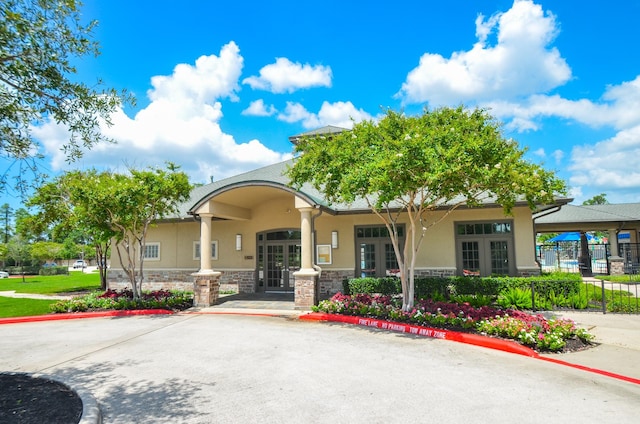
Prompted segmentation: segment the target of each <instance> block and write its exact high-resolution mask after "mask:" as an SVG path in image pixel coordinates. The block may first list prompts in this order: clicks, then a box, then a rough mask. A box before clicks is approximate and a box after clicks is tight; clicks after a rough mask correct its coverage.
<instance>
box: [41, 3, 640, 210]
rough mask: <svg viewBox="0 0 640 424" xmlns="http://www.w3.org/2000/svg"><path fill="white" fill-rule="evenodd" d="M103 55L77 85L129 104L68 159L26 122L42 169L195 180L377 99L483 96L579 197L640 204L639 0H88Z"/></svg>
mask: <svg viewBox="0 0 640 424" xmlns="http://www.w3.org/2000/svg"><path fill="white" fill-rule="evenodd" d="M83 14H84V16H85V17H87V19H89V18H91V19H97V20H98V21H99V26H98V28H97V29H96V31H95V38H96V39H97V40H98V41H99V42H100V44H101V50H102V54H101V55H100V56H99V57H98V58H95V59H93V58H91V59H84V60H82V61H80V62H79V63H78V71H79V73H78V78H80V79H82V80H83V81H85V82H87V83H93V82H95V80H96V79H97V78H101V79H102V80H104V82H105V84H107V85H108V86H113V87H115V88H118V89H127V90H129V91H131V92H132V93H133V94H134V95H135V96H136V98H137V104H136V106H135V107H128V108H126V109H125V110H122V111H120V112H119V113H117V114H116V115H115V116H114V117H113V120H114V123H115V125H114V126H112V127H111V128H108V129H105V130H104V131H105V133H106V134H107V135H109V136H111V137H113V138H114V139H116V140H117V141H118V144H116V145H102V146H96V147H95V148H94V149H92V150H91V151H88V152H86V154H85V156H84V157H83V159H81V160H79V161H78V162H76V163H74V164H71V165H68V164H66V163H65V161H64V159H63V156H62V153H61V152H60V150H59V146H60V144H61V143H62V142H63V140H64V138H65V131H64V129H63V128H60V127H58V126H56V125H54V124H46V125H43V126H42V127H39V128H37V129H36V130H35V134H36V136H37V138H38V140H39V142H40V143H41V146H42V153H43V154H45V155H46V161H45V164H46V167H47V168H48V169H49V171H50V172H51V173H52V174H55V173H58V172H61V171H64V170H67V169H70V168H81V169H87V168H91V167H96V168H98V169H104V168H111V169H124V168H125V167H126V166H135V167H139V168H140V167H146V166H152V165H161V164H162V163H164V162H165V161H167V160H171V161H173V162H175V163H177V164H179V165H181V166H182V169H183V170H184V171H186V172H187V173H188V174H189V175H190V177H191V180H192V181H193V182H209V180H210V179H211V178H213V179H216V180H219V179H222V178H225V177H228V176H230V175H234V174H237V173H239V172H242V171H247V170H251V169H255V168H258V167H261V166H264V165H268V164H271V163H274V162H278V161H281V160H283V159H286V158H288V157H290V154H291V150H292V149H291V145H290V143H289V141H288V137H289V136H291V135H294V134H298V133H300V132H304V131H307V130H310V129H314V128H317V127H321V126H324V125H337V126H347V127H348V126H350V125H351V124H350V118H353V119H355V120H356V121H360V120H362V119H376V117H378V116H380V114H381V113H382V111H383V110H384V109H386V108H392V109H395V110H401V109H402V110H404V111H405V112H406V113H410V114H414V113H419V112H420V111H421V110H422V109H423V108H424V107H425V106H430V107H437V106H443V105H449V106H457V105H460V104H464V105H467V106H469V107H473V106H481V107H487V108H490V111H491V112H492V113H493V114H494V115H495V116H497V117H498V118H499V119H500V120H502V121H503V122H504V132H505V135H506V136H507V137H512V138H514V139H516V140H518V141H519V143H520V144H521V145H522V146H523V147H527V148H528V149H529V153H528V158H529V159H531V160H533V161H535V162H539V163H543V164H544V166H545V167H547V168H550V169H554V170H557V171H558V173H559V175H560V176H561V177H562V178H564V179H565V180H566V181H567V182H568V184H569V186H570V187H571V193H570V195H571V196H572V197H574V198H575V202H574V203H582V201H583V200H585V199H588V198H590V197H593V196H594V195H596V194H600V193H606V195H607V199H608V200H609V201H610V202H612V203H623V202H624V203H627V202H640V51H639V46H640V31H638V30H637V25H638V18H639V17H640V2H636V1H626V0H610V1H607V2H602V1H595V0H586V1H580V2H577V1H567V0H546V1H545V0H536V1H530V0H521V1H515V2H514V1H513V0H510V1H507V0H484V1H470V0H468V1H463V0H452V1H446V2H445V1H438V2H436V1H402V0H400V1H395V2H389V1H377V0H372V1H366V2H365V1H345V0H341V1H333V0H329V1H322V2H301V1H299V0H298V1H272V2H269V1H263V2H253V1H234V2H230V1H224V2H223V1H205V0H202V1H195V0H185V1H182V2H176V1H171V2H169V1H163V0H158V1H131V0H129V1H121V0H110V1H100V0H86V1H85V5H84V8H83Z"/></svg>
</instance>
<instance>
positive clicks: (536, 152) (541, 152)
mask: <svg viewBox="0 0 640 424" xmlns="http://www.w3.org/2000/svg"><path fill="white" fill-rule="evenodd" d="M531 153H533V154H534V155H536V156H539V157H541V158H544V157H546V156H547V154H546V153H545V151H544V149H543V148H542V147H541V148H539V149H536V150H534V151H533V152H531Z"/></svg>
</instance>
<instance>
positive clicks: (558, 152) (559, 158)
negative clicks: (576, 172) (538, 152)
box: [551, 149, 564, 164]
mask: <svg viewBox="0 0 640 424" xmlns="http://www.w3.org/2000/svg"><path fill="white" fill-rule="evenodd" d="M551 156H553V158H554V159H555V161H556V164H560V162H562V159H564V152H563V151H562V150H560V149H557V150H554V151H553V153H551Z"/></svg>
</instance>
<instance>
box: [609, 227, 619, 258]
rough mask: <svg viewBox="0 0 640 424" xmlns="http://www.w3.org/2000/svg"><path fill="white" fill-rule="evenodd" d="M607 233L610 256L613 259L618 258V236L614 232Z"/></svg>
mask: <svg viewBox="0 0 640 424" xmlns="http://www.w3.org/2000/svg"><path fill="white" fill-rule="evenodd" d="M608 232H609V247H610V249H611V252H609V253H611V256H612V257H614V258H617V257H618V234H617V233H616V230H615V229H614V230H608Z"/></svg>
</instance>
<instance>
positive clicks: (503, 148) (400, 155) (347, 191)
mask: <svg viewBox="0 0 640 424" xmlns="http://www.w3.org/2000/svg"><path fill="white" fill-rule="evenodd" d="M295 152H296V153H297V154H298V155H299V156H298V157H297V159H296V161H295V162H294V165H293V166H292V167H291V168H290V169H289V170H288V171H287V172H288V176H289V178H290V182H291V184H292V186H294V187H296V188H300V187H301V186H302V185H303V184H304V183H311V184H312V185H313V186H314V187H315V188H316V189H318V190H320V191H321V192H323V193H324V195H325V196H326V198H327V199H328V201H330V202H342V203H347V204H350V203H352V202H354V201H355V200H356V199H364V200H365V201H366V202H367V205H368V206H369V208H370V209H371V210H372V211H373V213H374V214H376V215H377V216H378V217H379V218H380V219H381V220H382V221H383V222H384V224H385V225H386V227H387V229H388V230H389V234H390V237H391V242H392V244H393V248H394V251H395V254H396V258H397V261H398V265H399V268H400V280H401V284H402V293H403V309H404V310H408V309H410V308H411V307H412V306H413V302H414V292H415V290H414V277H415V273H414V269H415V261H416V257H417V253H418V251H419V249H420V245H421V243H422V241H423V239H424V235H425V233H426V231H427V229H428V228H429V227H431V226H433V225H435V224H437V223H438V222H439V221H441V220H442V219H444V217H446V216H447V215H448V214H449V213H451V212H452V211H453V210H455V209H456V208H457V207H459V206H461V205H463V204H466V205H468V206H472V207H474V206H475V207H477V206H482V204H483V203H484V202H496V203H497V204H500V205H502V207H503V209H504V212H505V213H506V214H509V213H511V212H512V209H513V207H514V206H515V204H516V202H518V201H526V202H527V203H528V204H529V206H530V207H531V208H532V209H533V208H535V207H536V206H537V205H540V204H551V203H553V202H554V195H555V194H558V193H563V192H564V190H565V185H564V182H563V181H562V180H560V179H558V178H557V177H556V176H555V175H554V174H553V173H552V172H549V171H546V170H544V169H543V168H542V167H541V166H539V165H536V164H532V163H530V162H528V161H526V160H525V159H524V158H523V156H524V153H525V151H524V150H522V149H520V148H519V147H518V144H517V143H516V142H515V141H513V140H507V139H505V138H504V137H503V135H502V133H501V129H500V124H499V123H498V122H497V121H496V120H495V119H494V118H493V117H491V116H490V115H489V114H488V113H487V112H486V111H484V110H482V109H475V110H467V109H464V108H463V107H458V108H441V109H435V110H428V109H425V111H424V113H422V114H421V115H418V116H406V115H404V114H401V113H397V112H394V111H391V110H389V111H388V112H387V113H386V115H385V116H384V117H383V118H382V119H381V120H380V121H379V122H377V123H376V122H373V121H363V122H360V123H356V124H354V126H353V130H351V131H345V132H343V133H339V134H335V135H333V136H332V137H331V138H327V137H325V136H323V135H316V136H311V137H306V138H303V139H301V140H300V141H299V142H298V143H297V145H296V147H295ZM435 209H440V210H443V211H444V214H442V215H441V218H439V219H437V220H431V221H430V219H432V217H433V215H429V214H428V213H427V212H428V211H432V210H435ZM400 220H402V221H403V222H404V221H405V220H408V227H409V229H408V234H407V237H406V239H405V243H404V246H400V245H399V238H398V224H399V221H400Z"/></svg>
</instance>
